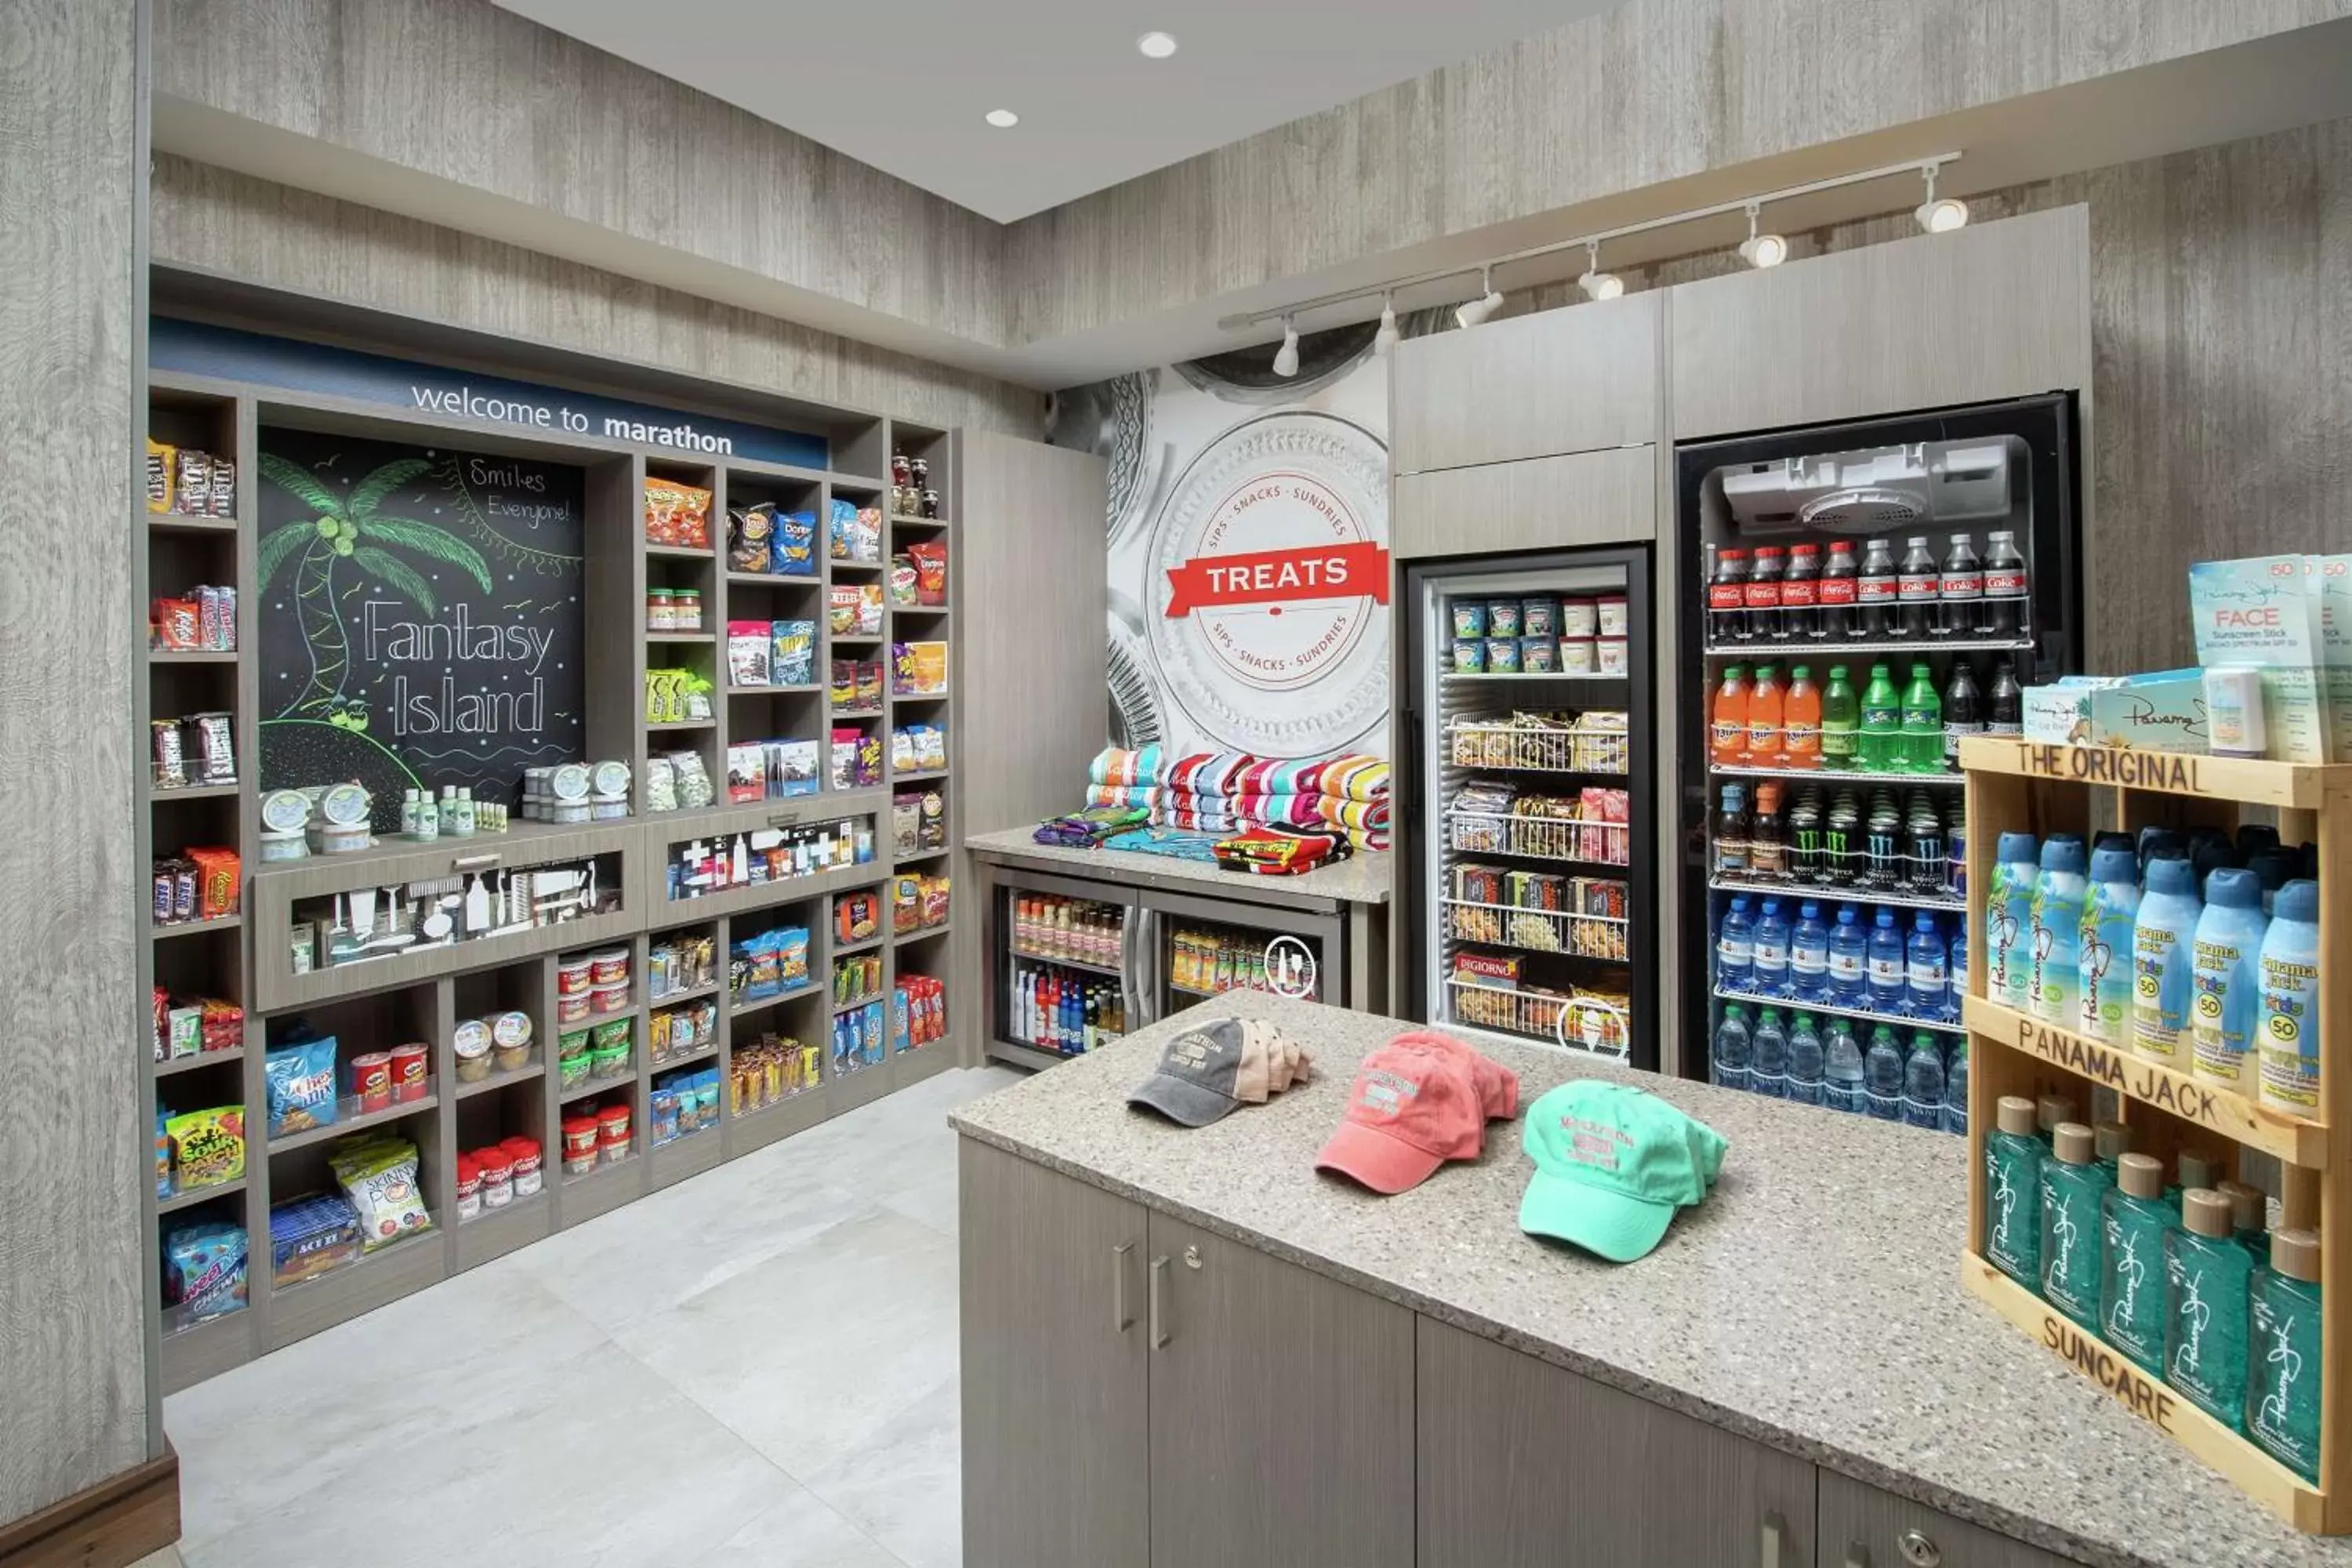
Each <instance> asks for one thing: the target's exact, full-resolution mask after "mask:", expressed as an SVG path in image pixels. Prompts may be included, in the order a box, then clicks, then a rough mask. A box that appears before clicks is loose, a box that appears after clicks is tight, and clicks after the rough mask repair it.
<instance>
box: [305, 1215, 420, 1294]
mask: <svg viewBox="0 0 2352 1568" xmlns="http://www.w3.org/2000/svg"><path fill="white" fill-rule="evenodd" d="M441 1219H442V1216H441V1215H437V1214H436V1215H434V1216H433V1228H432V1229H430V1230H420V1231H418V1232H416V1233H415V1235H413V1236H404V1237H401V1238H400V1239H399V1240H398V1241H387V1242H385V1243H384V1244H383V1246H382V1247H377V1248H376V1249H375V1250H374V1251H373V1252H362V1253H361V1254H360V1255H359V1256H358V1257H357V1258H352V1260H351V1261H350V1262H349V1263H346V1264H343V1265H342V1266H341V1267H340V1268H330V1269H328V1270H327V1271H326V1272H325V1273H324V1274H317V1275H313V1276H311V1277H310V1279H299V1280H297V1281H295V1282H294V1283H293V1284H291V1285H272V1286H270V1288H269V1296H270V1300H271V1301H272V1302H273V1303H276V1302H280V1301H289V1300H294V1299H296V1298H298V1297H300V1296H305V1295H310V1294H312V1293H315V1292H318V1291H320V1289H321V1288H322V1287H327V1286H332V1285H334V1284H336V1283H338V1282H344V1283H348V1282H350V1281H351V1280H352V1279H353V1278H354V1277H355V1276H358V1275H360V1274H361V1273H362V1271H369V1272H373V1271H378V1270H381V1269H383V1268H384V1267H385V1266H386V1265H388V1264H391V1263H393V1262H394V1261H396V1260H402V1259H409V1258H414V1257H415V1255H417V1254H419V1253H435V1252H439V1251H440V1250H441V1237H442V1231H441Z"/></svg>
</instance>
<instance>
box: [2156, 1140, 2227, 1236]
mask: <svg viewBox="0 0 2352 1568" xmlns="http://www.w3.org/2000/svg"><path fill="white" fill-rule="evenodd" d="M2199 1187H2210V1188H2212V1189H2213V1190H2214V1191H2215V1192H2217V1193H2218V1192H2220V1191H2221V1163H2220V1162H2219V1161H2216V1160H2213V1159H2210V1158H2209V1157H2207V1156H2206V1155H2203V1154H2200V1153H2198V1152H2196V1151H2195V1150H2193V1149H2183V1150H2182V1151H2181V1152H2180V1153H2179V1157H2178V1158H2177V1159H2176V1160H2175V1162H2174V1169H2173V1173H2172V1182H2171V1184H2170V1185H2168V1186H2167V1187H2166V1188H2165V1189H2164V1205H2165V1207H2167V1208H2168V1209H2170V1210H2171V1211H2172V1218H2173V1221H2174V1223H2175V1224H2178V1223H2179V1220H2180V1194H2183V1193H2191V1192H2195V1191H2196V1190H2197V1189H2198V1188H2199Z"/></svg>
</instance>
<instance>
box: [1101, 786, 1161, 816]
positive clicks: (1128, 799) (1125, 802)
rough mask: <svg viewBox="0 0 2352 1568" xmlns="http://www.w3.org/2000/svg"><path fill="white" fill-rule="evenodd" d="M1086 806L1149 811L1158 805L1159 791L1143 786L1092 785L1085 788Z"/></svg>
mask: <svg viewBox="0 0 2352 1568" xmlns="http://www.w3.org/2000/svg"><path fill="white" fill-rule="evenodd" d="M1087 805H1112V806H1129V807H1133V808H1134V809H1136V810H1138V811H1151V810H1154V809H1156V808H1157V807H1158V806H1159V805H1160V791H1159V790H1158V789H1156V788H1153V787H1151V786H1150V785H1145V784H1088V785H1087Z"/></svg>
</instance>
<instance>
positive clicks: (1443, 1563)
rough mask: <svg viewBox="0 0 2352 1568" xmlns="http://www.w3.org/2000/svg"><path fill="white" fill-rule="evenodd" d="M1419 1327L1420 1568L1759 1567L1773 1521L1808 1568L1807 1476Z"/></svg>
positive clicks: (1784, 1559)
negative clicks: (1664, 1500) (1664, 1496)
mask: <svg viewBox="0 0 2352 1568" xmlns="http://www.w3.org/2000/svg"><path fill="white" fill-rule="evenodd" d="M1415 1321H1416V1323H1417V1325H1418V1332H1417V1334H1416V1337H1415V1356H1416V1361H1415V1372H1416V1375H1417V1381H1418V1388H1419V1394H1418V1399H1417V1402H1416V1407H1415V1411H1414V1419H1415V1423H1416V1425H1417V1427H1418V1441H1417V1455H1418V1458H1417V1469H1418V1473H1417V1477H1416V1482H1417V1486H1418V1489H1419V1506H1418V1509H1417V1515H1418V1517H1417V1520H1416V1526H1417V1529H1418V1531H1419V1535H1420V1540H1419V1542H1418V1547H1419V1555H1418V1558H1417V1562H1418V1564H1419V1568H1633V1565H1635V1564H1641V1565H1644V1568H1647V1565H1652V1564H1654V1565H1656V1568H1667V1565H1669V1564H1673V1565H1680V1564H1685V1563H1689V1564H1697V1563H1706V1564H1707V1565H1708V1568H1759V1565H1760V1564H1763V1563H1766V1558H1765V1554H1764V1550H1763V1546H1764V1539H1765V1535H1764V1530H1765V1522H1766V1520H1767V1517H1768V1516H1772V1517H1774V1518H1777V1520H1778V1521H1779V1523H1780V1527H1781V1530H1782V1535H1781V1540H1780V1556H1779V1558H1778V1559H1777V1561H1776V1562H1775V1563H1774V1565H1773V1568H1803V1565H1804V1564H1808V1563H1811V1562H1812V1561H1813V1545H1812V1542H1813V1531H1812V1524H1813V1474H1814V1471H1813V1467H1812V1466H1811V1465H1810V1464H1808V1463H1807V1462H1806V1461H1804V1460H1802V1459H1800V1458H1795V1457H1793V1456H1791V1455H1789V1454H1783V1453H1781V1452H1780V1451H1779V1450H1778V1449H1773V1448H1767V1447H1764V1446H1763V1445H1762V1444H1760V1443H1751V1442H1749V1441H1748V1439H1747V1438H1745V1437H1739V1436H1733V1435H1732V1434H1731V1433H1729V1432H1726V1431H1724V1430H1722V1429H1721V1428H1719V1427H1716V1426H1707V1425H1706V1424H1705V1423H1703V1422H1700V1421H1696V1420H1693V1419H1692V1418H1691V1417H1689V1416H1687V1415H1681V1414H1678V1413H1677V1412H1675V1411H1672V1410H1669V1409H1667V1408H1666V1407H1665V1406H1664V1405H1653V1404H1651V1403H1650V1402H1649V1401H1647V1400H1645V1399H1639V1398H1636V1397H1634V1396H1633V1394H1626V1393H1623V1392H1622V1391H1621V1390H1618V1389H1614V1388H1610V1387H1607V1386H1605V1385H1603V1384H1598V1383H1595V1382H1593V1381H1592V1380H1591V1379H1590V1378H1585V1377H1579V1376H1577V1375H1576V1374H1575V1373H1570V1372H1565V1371H1562V1370H1561V1369H1560V1368H1559V1367H1556V1366H1553V1365H1551V1364H1549V1363H1546V1362H1540V1361H1538V1360H1536V1359H1535V1358H1534V1357H1533V1356H1529V1355H1523V1354H1521V1353H1520V1352H1517V1351H1515V1350H1511V1349H1508V1348H1507V1347H1506V1346H1503V1345H1499V1344H1496V1343H1495V1342H1493V1341H1491V1340H1485V1339H1481V1338H1479V1337H1478V1336H1477V1335H1475V1334H1470V1333H1465V1332H1464V1331H1462V1330H1460V1329H1456V1328H1454V1327H1452V1326H1450V1325H1448V1324H1445V1323H1441V1322H1439V1321H1436V1320H1435V1319H1433V1318H1426V1317H1424V1318H1419V1319H1417V1320H1415ZM1668 1478H1671V1479H1668ZM1662 1487H1663V1488H1665V1489H1671V1490H1672V1492H1673V1493H1674V1494H1675V1496H1676V1497H1677V1498H1678V1499H1679V1503H1678V1504H1677V1505H1676V1506H1669V1507H1661V1506H1660V1502H1659V1499H1660V1493H1661V1489H1662ZM1874 1561H1875V1559H1874ZM1889 1561H1890V1562H1891V1561H1893V1560H1892V1559H1890V1560H1889ZM1949 1561H1954V1562H1956V1563H1957V1562H1959V1561H1963V1560H1960V1559H1949ZM1966 1561H1969V1562H1970V1563H1973V1561H1974V1560H1973V1559H1968V1560H1966Z"/></svg>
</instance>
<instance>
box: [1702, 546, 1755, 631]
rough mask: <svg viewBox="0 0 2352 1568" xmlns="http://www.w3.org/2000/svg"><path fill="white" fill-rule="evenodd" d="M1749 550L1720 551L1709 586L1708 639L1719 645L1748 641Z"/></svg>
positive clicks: (1707, 607)
mask: <svg viewBox="0 0 2352 1568" xmlns="http://www.w3.org/2000/svg"><path fill="white" fill-rule="evenodd" d="M1747 590H1748V552H1746V551H1745V550H1731V549H1724V550H1718V551H1717V552H1715V575H1714V576H1713V577H1712V578H1710V579H1708V581H1707V585H1706V640H1707V641H1708V642H1710V643H1713V644H1714V645H1715V646H1716V647H1729V646H1730V645H1732V644H1733V643H1738V642H1746V641H1747V640H1748V591H1747Z"/></svg>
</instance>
